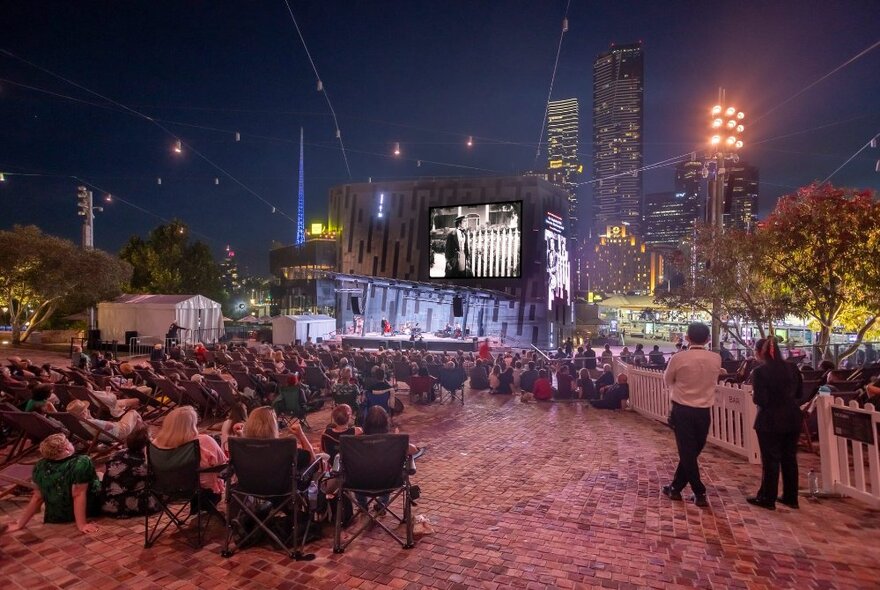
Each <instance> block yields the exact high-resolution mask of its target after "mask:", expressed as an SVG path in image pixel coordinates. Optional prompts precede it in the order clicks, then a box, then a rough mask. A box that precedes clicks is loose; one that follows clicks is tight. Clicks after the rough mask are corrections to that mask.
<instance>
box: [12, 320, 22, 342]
mask: <svg viewBox="0 0 880 590" xmlns="http://www.w3.org/2000/svg"><path fill="white" fill-rule="evenodd" d="M19 344H21V325H20V324H19V323H18V322H16V321H13V322H12V346H18V345H19Z"/></svg>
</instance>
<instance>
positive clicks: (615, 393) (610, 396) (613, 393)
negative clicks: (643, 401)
mask: <svg viewBox="0 0 880 590" xmlns="http://www.w3.org/2000/svg"><path fill="white" fill-rule="evenodd" d="M627 399H629V384H628V383H627V382H626V373H621V374H620V375H618V376H617V383H615V384H614V385H612V386H611V387H609V388H607V389H605V393H603V394H602V399H597V400H590V404H591V405H592V406H593V407H594V408H599V409H601V410H619V409H620V408H621V404H622V402H623V401H624V400H627Z"/></svg>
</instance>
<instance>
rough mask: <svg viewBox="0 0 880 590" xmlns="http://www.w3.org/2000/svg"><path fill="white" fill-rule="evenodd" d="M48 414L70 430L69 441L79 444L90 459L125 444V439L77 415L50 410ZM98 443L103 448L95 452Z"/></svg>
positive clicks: (106, 453)
mask: <svg viewBox="0 0 880 590" xmlns="http://www.w3.org/2000/svg"><path fill="white" fill-rule="evenodd" d="M131 411H133V410H131ZM48 416H49V418H52V419H53V420H57V421H58V422H59V423H61V425H62V426H64V428H66V429H67V430H68V432H70V442H72V443H73V444H74V446H79V447H80V448H81V449H82V452H83V453H85V454H86V455H89V456H90V457H92V459H102V458H104V457H107V456H109V455H110V454H111V453H114V452H116V451H118V450H120V449H122V447H124V446H125V441H123V440H122V439H120V438H117V437H116V436H113V435H112V434H110V433H109V432H107V431H106V430H101V429H100V428H98V427H97V426H94V425H92V424H89V423H88V422H87V421H85V420H83V419H82V418H80V417H79V416H75V415H73V414H70V413H68V412H52V413H49V414H48ZM99 445H103V447H104V448H103V449H101V451H100V452H95V451H96V449H98V447H99ZM93 453H94V454H93Z"/></svg>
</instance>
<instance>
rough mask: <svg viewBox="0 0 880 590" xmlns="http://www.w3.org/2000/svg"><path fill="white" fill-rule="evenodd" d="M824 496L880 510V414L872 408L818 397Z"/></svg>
mask: <svg viewBox="0 0 880 590" xmlns="http://www.w3.org/2000/svg"><path fill="white" fill-rule="evenodd" d="M816 411H817V412H818V418H819V452H820V454H821V460H822V490H821V491H822V492H825V493H829V494H842V495H845V496H850V497H852V498H855V499H857V500H860V501H862V502H865V503H867V504H869V505H871V506H872V507H873V508H880V412H878V411H876V410H875V409H874V406H873V405H871V404H865V407H864V408H859V407H858V403H856V402H855V401H851V402H850V403H849V406H847V405H845V404H844V402H843V400H842V399H839V398H834V397H832V396H825V395H822V396H819V398H818V400H817V402H816Z"/></svg>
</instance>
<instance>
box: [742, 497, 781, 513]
mask: <svg viewBox="0 0 880 590" xmlns="http://www.w3.org/2000/svg"><path fill="white" fill-rule="evenodd" d="M746 502H748V503H749V504H751V505H752V506H759V507H761V508H766V509H767V510H776V502H770V501H768V500H765V499H764V498H759V497H757V496H753V497H751V498H746Z"/></svg>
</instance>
